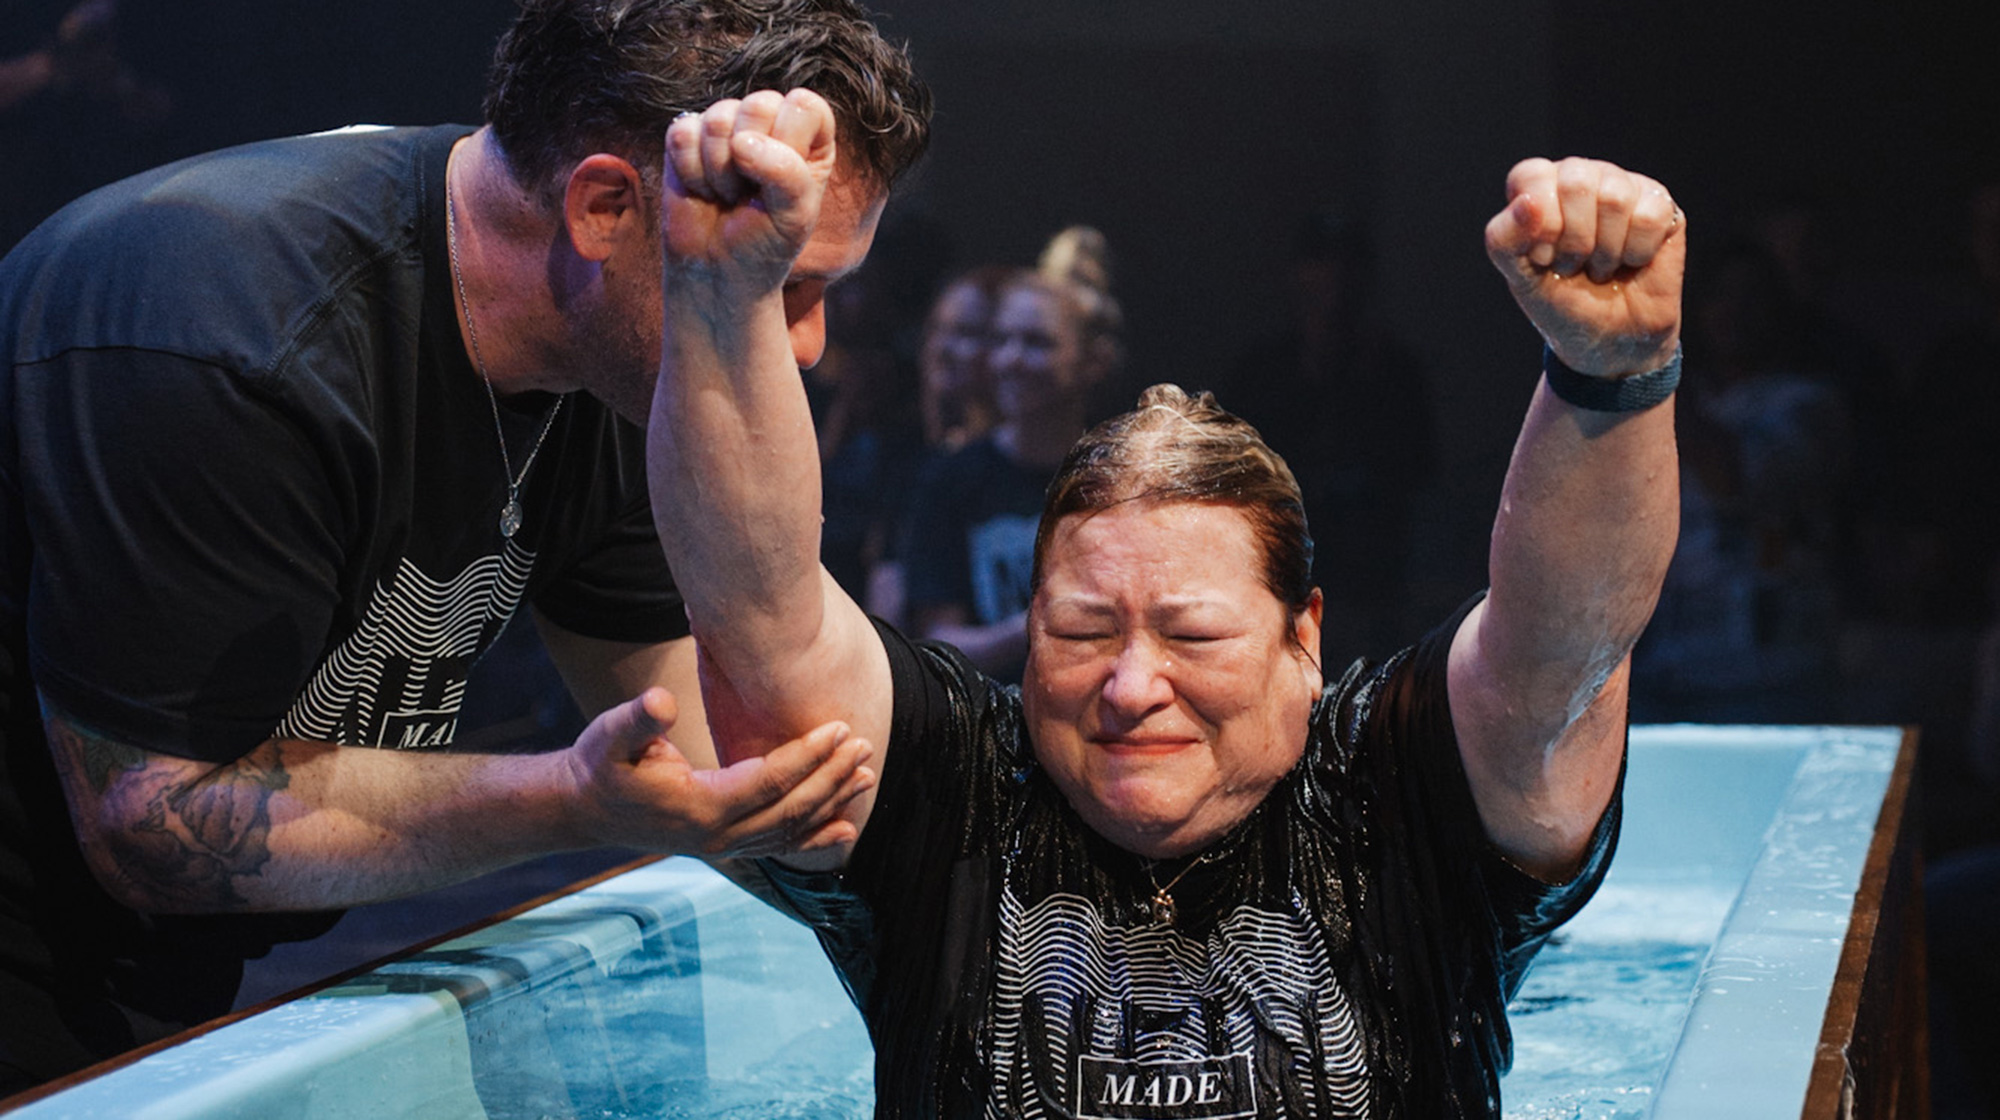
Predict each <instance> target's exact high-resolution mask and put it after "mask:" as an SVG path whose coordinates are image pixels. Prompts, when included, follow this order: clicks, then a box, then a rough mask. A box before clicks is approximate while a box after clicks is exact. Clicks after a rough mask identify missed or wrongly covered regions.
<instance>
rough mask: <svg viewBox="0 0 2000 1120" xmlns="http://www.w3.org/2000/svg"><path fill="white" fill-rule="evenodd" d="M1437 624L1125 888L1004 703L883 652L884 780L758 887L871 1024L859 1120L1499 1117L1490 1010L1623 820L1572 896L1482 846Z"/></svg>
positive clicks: (1592, 874)
mask: <svg viewBox="0 0 2000 1120" xmlns="http://www.w3.org/2000/svg"><path fill="white" fill-rule="evenodd" d="M1462 618H1463V612H1460V614H1459V615H1458V616H1457V617H1455V618H1453V619H1452V620H1451V621H1450V622H1449V623H1448V624H1446V625H1445V626H1442V627H1440V628H1439V629H1437V630H1436V631H1433V632H1432V633H1431V634H1430V635H1429V636H1427V637H1426V638H1425V639H1424V640H1423V641H1421V642H1419V643H1418V644H1417V645H1416V646H1414V647H1412V648H1411V649H1409V650H1406V651H1404V652H1403V653H1401V654H1399V655H1397V656H1396V657H1393V658H1391V659H1389V660H1388V661H1386V662H1384V663H1382V664H1380V665H1376V666H1372V667H1371V666H1368V665H1366V664H1364V663H1356V665H1355V666H1354V667H1353V668H1352V669H1350V670H1349V671H1348V673H1347V674H1346V676H1345V677H1344V678H1343V679H1342V680H1341V681H1340V682H1339V683H1338V684H1336V685H1334V686H1332V687H1330V688H1328V689H1327V690H1326V692H1325V693H1324V695H1323V696H1322V697H1321V700H1320V702H1319V704H1318V705H1317V707H1316V708H1315V710H1314V713H1313V716H1312V727H1311V733H1310V736H1309V738H1308V742H1307V745H1306V750H1305V754H1304V756H1303V758H1302V759H1301V761H1300V762H1299V764H1298V766H1297V767H1295V768H1294V769H1293V771H1292V772H1291V773H1290V774H1289V775H1287V776H1286V777H1285V778H1284V779H1283V780H1282V781H1280V782H1279V784H1278V785H1277V786H1276V787H1275V788H1274V789H1273V790H1272V791H1271V793H1270V795H1269V796H1268V797H1267V798H1266V799H1265V801H1264V803H1263V804H1262V805H1261V806H1260V807H1259V808H1258V809H1257V810H1256V811H1255V812H1253V813H1252V814H1251V816H1250V817H1249V818H1247V819H1246V820H1245V821H1244V822H1243V823H1242V824H1240V825H1239V826H1238V827H1237V828H1236V829H1234V830H1233V831H1232V832H1231V833H1230V834H1229V835H1227V836H1225V837H1224V838H1223V839H1222V840H1220V841H1218V842H1217V843H1216V844H1215V845H1214V846H1212V847H1211V848H1210V849H1208V850H1207V851H1206V852H1204V853H1201V854H1199V855H1197V856H1196V857H1193V858H1192V859H1191V860H1188V861H1165V862H1164V863H1163V864H1162V865H1161V866H1158V867H1154V868H1150V869H1149V868H1148V866H1147V864H1146V861H1144V860H1142V859H1141V858H1140V857H1138V856H1135V855H1133V854H1131V853H1129V852H1126V851H1124V850H1123V849H1120V848H1118V847H1117V846H1115V845H1113V844H1111V843H1110V842H1109V841H1107V840H1105V839H1103V838H1102V837H1100V836H1099V835H1097V834H1096V833H1094V832H1092V831H1091V830H1090V829H1089V828H1088V827H1086V826H1085V825H1084V824H1083V822H1082V821H1081V819H1079V818H1078V816H1077V815H1076V813H1075V812H1074V810H1072V809H1071V808H1070V806H1069V805H1068V803H1067V802H1066V801H1064V799H1063V798H1062V796H1061V795H1060V794H1059V793H1058V792H1057V790H1056V788H1055V787H1054V785H1053V784H1052V783H1051V782H1050V780H1049V778H1048V776H1047V775H1046V774H1045V773H1044V772H1043V771H1042V770H1041V768H1040V767H1039V766H1038V765H1037V764H1036V762H1035V759H1034V756H1033V753H1032V749H1031V747H1030V745H1029V744H1028V742H1027V738H1026V734H1025V730H1024V724H1023V721H1022V716H1021V707H1020V697H1019V693H1018V691H1017V690H1016V689H1013V688H1003V687H1001V686H998V685H995V684H993V683H992V682H991V681H989V680H988V679H986V678H984V677H982V676H980V675H979V674H978V673H977V671H976V670H974V669H973V668H971V666H969V665H968V664H967V663H966V662H965V661H964V659H963V658H962V657H960V656H959V655H958V654H957V652H956V651H954V650H952V649H950V648H949V647H945V646H938V645H931V644H920V645H913V644H911V643H909V642H908V641H906V640H905V639H903V638H902V637H901V636H900V635H898V634H896V633H894V632H893V631H890V630H888V629H886V628H884V629H883V631H882V633H883V637H884V642H885V644H886V645H887V647H888V650H889V655H890V665H891V669H892V673H893V675H894V679H895V722H894V727H893V730H892V733H891V742H892V744H893V748H894V749H893V758H894V761H893V762H892V763H891V764H890V765H889V766H888V767H887V769H886V771H885V777H884V780H883V784H882V786H881V789H880V792H879V795H878V800H877V802H876V805H875V809H874V811H873V815H872V816H871V817H870V820H869V823H868V827H867V830H866V832H865V833H864V835H863V838H862V840H861V842H860V844H859V845H858V846H857V848H856V850H855V852H854V856H853V859H852V861H851V862H850V864H849V866H848V868H847V869H846V870H845V872H843V873H842V874H840V875H838V876H834V875H805V874H800V873H796V872H790V871H786V870H785V869H783V868H780V867H777V866H776V865H772V864H766V865H764V866H765V868H766V872H767V874H768V875H769V876H770V878H771V880H772V882H773V884H774V885H775V886H776V887H777V889H778V890H779V892H780V894H781V895H782V896H783V898H784V900H785V901H787V902H789V903H790V904H791V905H792V907H793V908H794V909H795V910H796V911H797V912H798V913H799V914H800V916H802V917H804V918H806V920H807V921H809V922H810V923H811V924H812V925H813V926H814V927H815V928H816V929H817V931H818V932H819V935H820V938H821V941H822V943H823V944H825V945H826V947H827V950H828V953H829V955H830V956H831V957H832V958H833V960H834V962H835V964H836V965H837V966H838V967H839V969H840V971H841V973H842V975H843V977H844V979H845V980H846V982H847V983H848V985H849V987H850V990H852V992H853V993H854V996H855V999H856V1001H857V1003H858V1004H859V1005H860V1007H861V1009H862V1012H863V1014H864V1016H865V1017H866V1019H867V1021H868V1025H869V1030H870V1033H871V1035H872V1036H873V1039H874V1043H875V1047H876V1094H877V1102H878V1103H877V1115H878V1116H884V1117H917V1116H953V1117H959V1116H973V1115H987V1116H1022V1117H1044V1116H1047V1117H1058V1116H1060V1117H1072V1116H1073V1117H1106V1118H1110V1117H1118V1118H1126V1117H1181V1118H1221V1117H1241V1116H1258V1117H1266V1116H1269V1117H1277V1116H1287V1117H1336V1116H1340V1117H1346V1116H1369V1117H1432V1116H1437V1117H1462V1116H1463V1117H1483V1116H1498V1115H1499V1111H1500V1108H1499V1077H1500V1074H1501V1073H1502V1072H1504V1071H1505V1070H1506V1068H1507V1066H1508V1063H1509V1061H1510V1057H1511V1047H1510V1041H1509V1036H1508V1033H1507V1026H1506V1019H1505V1004H1506V1001H1507V998H1508V997H1509V995H1511V993H1512V992H1513V991H1514V989H1515V988H1516V987H1517V986H1518V985H1519V982H1520V979H1521V975H1522V973H1523V972H1524V971H1525V969H1526V967H1527V964H1528V961H1529V960H1530V959H1531V958H1532V957H1533V955H1534V953H1535V952H1536V950H1538V949H1539V948H1540V947H1541V945H1542V943H1543V942H1544V941H1545V940H1546V939H1547V937H1548V935H1549V933H1550V932H1551V931H1552V930H1553V929H1554V928H1555V927H1556V926H1558V925H1560V924H1561V923H1562V922H1563V921H1564V920H1566V919H1567V918H1568V917H1569V916H1570V915H1572V914H1574V913H1575V912H1576V911H1577V909H1579V908H1580V907H1581V906H1582V905H1583V903H1584V902H1585V901H1587V900H1588V899H1589V897H1590V895H1591V893H1592V892H1593V891H1594V890H1595V889H1596V887H1597V884H1598V883H1599V882H1600V881H1601V880H1602V879H1603V876H1604V872H1605V871H1606V869H1607V868H1608V866H1609V864H1610V859H1611V853H1612V848H1613V846H1614V843H1615V839H1616V836H1617V831H1618V802H1617V801H1616V800H1615V799H1614V801H1613V803H1612V806H1611V808H1610V809H1609V810H1608V811H1607V812H1606V813H1605V815H1604V818H1603V820H1602V821H1601V822H1600V823H1599V825H1598V828H1597V831H1596V834H1595V835H1594V837H1593V839H1592V843H1591V850H1590V854H1589V856H1588V859H1587V861H1586V863H1585V866H1584V869H1583V870H1582V871H1581V872H1580V873H1579V874H1578V875H1576V876H1575V877H1574V878H1573V879H1572V880H1571V881H1570V882H1568V883H1565V884H1562V885H1557V886H1552V885H1548V884H1545V883H1542V882H1540V881H1538V880H1536V879H1534V878H1531V877H1530V876H1528V875H1526V874H1525V873H1523V872H1521V871H1520V870H1518V869H1516V868H1514V867H1513V866H1512V865H1510V864H1509V863H1507V862H1506V861H1505V860H1504V859H1503V858H1502V857H1501V856H1500V855H1499V853H1498V852H1497V851H1496V850H1495V849H1494V848H1493V847H1492V845H1491V844H1490V843H1489V842H1488V840H1487V838H1486V835H1485V833H1484V830H1483V828H1482V827H1481V825H1480V822H1479V816H1478V812H1477V809H1476V808H1475V806H1474V804H1473V801H1472V794H1471V790H1470V788H1469V787H1468V785H1467V782H1466V778H1465V774H1464V771H1463V769H1462V767H1461V764H1460V761H1459V755H1458V745H1457V740H1456V737H1455V736H1454V734H1453V730H1452V724H1451V714H1450V706H1449V703H1448V701H1447V697H1446V691H1445V659H1446V654H1447V651H1448V650H1449V648H1450V644H1451V636H1452V634H1453V632H1454V631H1455V630H1456V627H1457V623H1458V621H1459V620H1460V619H1462ZM1184 867H1185V869H1186V871H1185V875H1184V876H1183V877H1181V878H1180V879H1179V880H1178V882H1176V883H1175V884H1174V886H1173V889H1172V891H1171V894H1172V897H1173V901H1174V909H1175V911H1176V913H1175V914H1174V917H1173V921H1172V924H1171V925H1166V924H1161V922H1160V921H1159V920H1158V919H1157V918H1156V916H1155V914H1154V911H1153V909H1152V906H1151V900H1152V897H1153V895H1154V893H1155V889H1156V888H1155V883H1156V881H1157V882H1162V883H1163V882H1166V881H1168V879H1169V878H1170V877H1172V876H1175V875H1180V874H1181V872H1182V869H1183V868H1184ZM1149 871H1150V874H1149Z"/></svg>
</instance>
